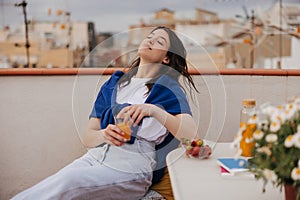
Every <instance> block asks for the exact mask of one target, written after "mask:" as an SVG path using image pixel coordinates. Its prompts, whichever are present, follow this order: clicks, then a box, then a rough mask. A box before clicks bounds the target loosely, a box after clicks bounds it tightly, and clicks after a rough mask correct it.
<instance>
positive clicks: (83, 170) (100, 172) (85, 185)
mask: <svg viewBox="0 0 300 200" xmlns="http://www.w3.org/2000/svg"><path fill="white" fill-rule="evenodd" d="M155 166H156V162H155V144H153V143H149V142H147V141H144V140H141V139H138V140H136V141H135V143H134V144H124V145H123V146H121V147H115V146H110V145H104V146H103V147H97V148H93V149H90V150H89V151H88V152H87V153H86V154H85V155H83V156H82V157H81V158H79V159H77V160H75V161H74V162H72V163H71V164H69V165H67V166H66V167H64V168H63V169H61V170H60V171H58V172H57V173H56V174H54V175H52V176H50V177H48V178H46V179H45V180H43V181H41V182H40V183H38V184H36V185H34V186H33V187H31V188H29V189H27V190H25V191H23V192H21V193H19V194H18V195H16V196H15V197H14V198H13V200H17V199H28V200H29V199H30V200H33V199H39V200H43V199H60V200H61V199H89V200H90V199H105V200H107V199H116V200H119V199H130V200H133V199H140V198H142V197H143V196H144V195H145V193H146V192H147V190H148V188H149V186H150V185H151V180H152V171H153V170H154V169H155Z"/></svg>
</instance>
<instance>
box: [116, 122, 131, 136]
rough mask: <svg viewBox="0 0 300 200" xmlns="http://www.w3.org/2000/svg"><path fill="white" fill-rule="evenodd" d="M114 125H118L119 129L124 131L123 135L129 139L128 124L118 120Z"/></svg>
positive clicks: (129, 130)
mask: <svg viewBox="0 0 300 200" xmlns="http://www.w3.org/2000/svg"><path fill="white" fill-rule="evenodd" d="M116 125H117V126H118V127H119V129H121V130H122V131H123V132H124V135H123V137H124V138H125V139H127V140H130V136H131V129H130V127H129V124H125V123H124V122H120V123H118V124H116Z"/></svg>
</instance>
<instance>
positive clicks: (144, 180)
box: [13, 27, 197, 200]
mask: <svg viewBox="0 0 300 200" xmlns="http://www.w3.org/2000/svg"><path fill="white" fill-rule="evenodd" d="M181 75H182V76H183V78H184V79H185V80H187V83H188V84H189V85H190V86H192V87H194V88H195V86H194V83H193V81H192V78H191V76H190V75H189V73H188V70H187V64H186V51H185V48H184V46H183V44H182V42H181V41H180V39H179V38H178V37H177V35H176V34H175V33H174V32H173V31H172V30H170V29H169V28H166V27H157V28H155V29H154V30H152V31H151V33H150V34H149V35H148V36H147V38H145V39H144V40H143V41H142V43H141V44H140V46H139V49H138V57H137V59H136V60H135V61H134V62H133V64H132V65H131V67H130V69H129V70H128V72H127V73H123V72H121V71H117V72H115V73H114V74H113V75H112V76H111V78H110V79H109V80H108V81H107V82H106V83H105V84H104V85H103V86H102V88H101V90H100V92H99V94H98V97H97V99H96V102H95V104H94V108H93V110H92V112H91V115H90V120H89V123H88V127H87V129H86V132H85V135H84V138H83V143H84V145H85V146H86V147H89V148H91V149H90V150H89V151H88V153H86V154H85V155H84V156H82V157H81V158H79V159H77V160H75V161H74V162H73V163H71V164H70V165H68V166H66V167H65V168H63V169H61V170H60V171H58V172H57V173H56V174H54V175H52V176H50V177H48V178H47V179H45V180H44V181H42V182H40V183H38V184H37V185H35V186H33V187H31V188H29V189H28V190H25V191H24V192H22V193H20V194H18V195H17V196H15V197H14V198H13V199H73V198H76V199H118V200H119V199H140V198H142V197H143V196H144V195H145V193H146V192H147V190H148V188H149V187H150V186H151V184H152V183H153V182H157V181H158V180H159V179H160V178H161V176H162V174H163V170H164V167H165V157H166V155H167V153H168V152H169V151H171V150H173V149H174V148H176V146H177V145H178V140H177V139H180V138H189V139H192V138H194V137H195V136H196V131H197V128H196V124H195V122H194V120H193V118H192V116H191V111H190V108H189V105H188V102H187V99H186V96H185V93H184V92H183V91H182V89H181V87H180V84H179V77H180V76H181ZM116 117H123V118H125V119H126V120H127V121H129V122H130V124H131V138H130V140H126V139H125V137H124V132H122V131H121V130H120V128H119V127H118V126H117V125H115V120H114V119H115V118H116ZM174 137H175V138H177V139H173V138H174ZM153 172H154V173H153Z"/></svg>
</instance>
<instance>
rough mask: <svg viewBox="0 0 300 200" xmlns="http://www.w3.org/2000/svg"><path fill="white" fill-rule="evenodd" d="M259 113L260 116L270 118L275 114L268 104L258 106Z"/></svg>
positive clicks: (274, 109) (273, 108)
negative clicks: (263, 115) (260, 113)
mask: <svg viewBox="0 0 300 200" xmlns="http://www.w3.org/2000/svg"><path fill="white" fill-rule="evenodd" d="M260 109H261V112H262V114H265V115H268V116H271V115H273V114H274V113H275V111H276V108H275V107H273V106H271V105H270V103H265V104H263V105H261V106H260Z"/></svg>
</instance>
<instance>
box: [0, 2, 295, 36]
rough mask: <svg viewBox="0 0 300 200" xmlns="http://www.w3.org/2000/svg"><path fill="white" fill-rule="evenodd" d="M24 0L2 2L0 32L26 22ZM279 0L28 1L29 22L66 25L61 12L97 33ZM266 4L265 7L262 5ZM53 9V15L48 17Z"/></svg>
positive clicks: (230, 12)
mask: <svg viewBox="0 0 300 200" xmlns="http://www.w3.org/2000/svg"><path fill="white" fill-rule="evenodd" d="M21 1H22V0H0V6H1V7H0V13H1V14H0V28H2V27H4V26H6V25H10V26H11V27H12V28H14V27H17V26H19V25H21V24H22V23H23V22H24V17H23V14H22V8H21V7H15V6H14V4H15V3H20V2H21ZM278 1H279V0H27V3H28V6H27V12H28V19H34V20H45V21H64V20H66V18H64V17H62V16H59V17H58V16H56V15H55V12H56V10H58V9H60V10H63V11H65V12H70V13H71V20H73V21H81V22H85V21H91V22H94V23H95V26H96V31H97V32H121V31H125V30H127V29H128V27H129V26H130V25H136V24H139V22H140V20H141V19H143V20H144V21H145V22H148V21H149V20H150V19H151V17H153V14H154V12H156V11H158V10H160V9H162V8H168V9H170V10H172V11H174V12H175V17H176V18H181V19H182V18H184V19H192V18H193V17H194V15H195V8H201V9H206V10H209V11H213V12H217V13H218V16H219V17H220V18H235V15H237V14H239V15H243V16H245V13H244V11H243V6H245V7H246V8H247V11H248V14H250V13H251V10H252V9H254V10H257V12H260V13H261V12H263V11H264V10H265V9H268V8H270V7H271V6H272V5H274V4H276V2H278ZM262 2H263V3H262ZM282 2H283V3H297V4H300V0H282ZM48 9H51V11H52V12H51V15H48Z"/></svg>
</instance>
